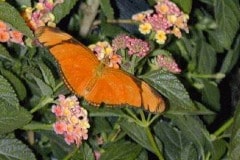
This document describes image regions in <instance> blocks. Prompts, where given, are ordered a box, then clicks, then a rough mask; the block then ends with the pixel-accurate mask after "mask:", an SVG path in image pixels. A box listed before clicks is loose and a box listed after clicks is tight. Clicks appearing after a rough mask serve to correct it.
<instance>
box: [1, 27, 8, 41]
mask: <svg viewBox="0 0 240 160" xmlns="http://www.w3.org/2000/svg"><path fill="white" fill-rule="evenodd" d="M9 39H10V35H9V33H8V32H7V31H3V30H1V31H0V42H7V41H9Z"/></svg>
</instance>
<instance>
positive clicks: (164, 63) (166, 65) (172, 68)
mask: <svg viewBox="0 0 240 160" xmlns="http://www.w3.org/2000/svg"><path fill="white" fill-rule="evenodd" d="M157 63H158V65H159V67H160V68H162V69H165V70H167V71H169V72H172V73H180V72H181V69H180V68H179V67H178V65H177V63H176V62H175V60H174V59H172V58H171V57H169V56H165V55H162V54H161V55H158V56H157Z"/></svg>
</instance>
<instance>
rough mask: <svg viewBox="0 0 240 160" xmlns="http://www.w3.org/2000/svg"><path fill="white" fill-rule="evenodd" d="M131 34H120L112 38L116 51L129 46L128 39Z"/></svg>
mask: <svg viewBox="0 0 240 160" xmlns="http://www.w3.org/2000/svg"><path fill="white" fill-rule="evenodd" d="M128 38H129V36H127V35H125V34H120V35H118V36H116V37H115V38H114V39H113V40H112V47H113V50H114V51H115V52H117V50H119V49H125V48H126V47H127V40H128Z"/></svg>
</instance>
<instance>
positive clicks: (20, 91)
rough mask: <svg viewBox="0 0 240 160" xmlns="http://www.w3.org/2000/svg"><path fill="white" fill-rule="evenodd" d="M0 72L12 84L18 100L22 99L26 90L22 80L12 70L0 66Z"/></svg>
mask: <svg viewBox="0 0 240 160" xmlns="http://www.w3.org/2000/svg"><path fill="white" fill-rule="evenodd" d="M0 73H1V74H2V75H3V76H4V77H5V78H6V79H7V80H8V81H9V82H10V84H11V85H12V86H13V88H14V90H15V92H16V94H17V97H18V98H19V100H23V99H24V98H25V97H26V96H27V90H26V88H25V86H24V84H23V82H22V81H21V80H20V79H19V78H18V77H17V76H16V75H14V74H13V73H12V72H10V71H8V70H5V69H3V68H0Z"/></svg>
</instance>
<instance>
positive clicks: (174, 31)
mask: <svg viewBox="0 0 240 160" xmlns="http://www.w3.org/2000/svg"><path fill="white" fill-rule="evenodd" d="M172 33H173V34H174V35H175V36H176V37H178V38H181V37H182V33H181V31H180V29H179V28H177V27H174V28H173V30H172Z"/></svg>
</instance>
